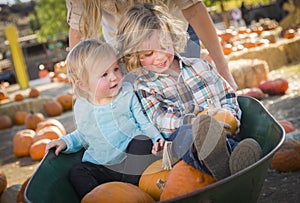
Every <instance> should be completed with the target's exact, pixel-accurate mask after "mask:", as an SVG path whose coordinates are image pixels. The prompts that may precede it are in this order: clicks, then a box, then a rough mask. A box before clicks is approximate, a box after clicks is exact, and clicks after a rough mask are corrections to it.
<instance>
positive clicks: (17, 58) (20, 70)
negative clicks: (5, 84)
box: [5, 25, 29, 89]
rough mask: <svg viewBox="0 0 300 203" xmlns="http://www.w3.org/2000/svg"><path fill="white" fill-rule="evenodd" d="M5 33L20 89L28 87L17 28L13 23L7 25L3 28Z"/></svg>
mask: <svg viewBox="0 0 300 203" xmlns="http://www.w3.org/2000/svg"><path fill="white" fill-rule="evenodd" d="M5 35H6V38H7V40H8V42H9V47H10V51H11V55H12V60H13V64H14V67H15V73H16V76H17V80H18V83H19V85H20V88H21V89H26V88H28V87H29V81H28V73H27V68H26V65H25V60H24V56H23V53H22V50H21V47H20V44H19V41H18V34H17V28H16V27H15V26H13V25H10V26H7V27H6V28H5Z"/></svg>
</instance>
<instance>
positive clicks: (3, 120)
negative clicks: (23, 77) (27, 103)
mask: <svg viewBox="0 0 300 203" xmlns="http://www.w3.org/2000/svg"><path fill="white" fill-rule="evenodd" d="M39 96H40V91H39V90H38V89H36V88H31V89H30V91H29V94H28V98H38V97H39ZM25 98H26V97H25V96H24V95H23V94H22V93H17V94H15V97H14V102H20V101H23V100H24V99H25ZM73 103H74V98H73V95H72V94H71V93H63V94H60V95H58V96H57V97H56V98H55V99H53V100H51V101H48V102H46V103H45V105H44V108H45V109H44V110H45V112H46V114H47V116H49V117H53V116H59V115H61V114H62V113H63V112H65V111H69V110H72V108H73ZM31 114H34V112H27V111H16V112H15V114H14V117H13V118H11V117H10V116H8V115H0V130H2V129H6V128H11V127H12V126H13V125H14V124H16V125H23V124H25V125H26V126H27V122H28V121H26V120H28V119H27V118H26V117H27V116H28V117H30V115H31ZM39 114H42V113H39ZM29 120H30V119H29ZM28 125H30V124H28ZM27 128H28V126H27Z"/></svg>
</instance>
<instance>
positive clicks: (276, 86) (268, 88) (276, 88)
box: [259, 78, 289, 95]
mask: <svg viewBox="0 0 300 203" xmlns="http://www.w3.org/2000/svg"><path fill="white" fill-rule="evenodd" d="M259 88H260V89H261V90H262V91H263V92H264V93H266V94H269V95H282V94H285V92H286V90H287V89H288V88H289V82H288V81H287V80H286V79H283V78H277V79H274V80H267V81H263V82H261V83H260V84H259Z"/></svg>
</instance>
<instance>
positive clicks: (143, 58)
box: [138, 31, 174, 73]
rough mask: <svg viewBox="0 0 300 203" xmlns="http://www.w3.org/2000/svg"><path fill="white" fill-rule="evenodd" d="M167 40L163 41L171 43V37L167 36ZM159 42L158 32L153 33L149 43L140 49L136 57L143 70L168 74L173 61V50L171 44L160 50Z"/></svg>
mask: <svg viewBox="0 0 300 203" xmlns="http://www.w3.org/2000/svg"><path fill="white" fill-rule="evenodd" d="M167 38H169V39H165V40H167V41H169V42H171V37H170V36H167ZM161 41H162V39H160V36H159V32H158V31H155V32H154V34H153V35H152V36H151V37H150V39H149V41H147V42H146V43H143V44H142V46H141V47H140V48H141V51H140V52H139V55H138V57H139V61H140V63H141V65H142V66H143V67H144V68H146V69H148V70H150V71H152V72H156V73H168V72H169V71H170V70H169V69H170V68H171V65H172V62H173V60H174V48H173V45H172V43H166V44H169V45H167V46H166V47H164V48H162V47H161V43H160V42H161ZM146 44H147V45H148V46H146Z"/></svg>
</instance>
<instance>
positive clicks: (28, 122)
mask: <svg viewBox="0 0 300 203" xmlns="http://www.w3.org/2000/svg"><path fill="white" fill-rule="evenodd" d="M44 120H45V116H44V115H43V114H42V113H33V112H31V113H28V114H27V116H26V118H25V122H24V124H25V126H26V127H27V128H28V129H32V130H35V129H36V128H37V124H38V123H39V122H42V121H44Z"/></svg>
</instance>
